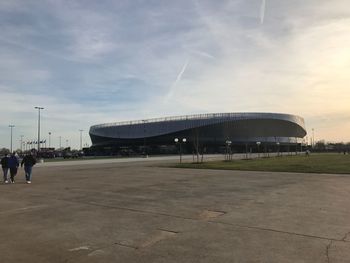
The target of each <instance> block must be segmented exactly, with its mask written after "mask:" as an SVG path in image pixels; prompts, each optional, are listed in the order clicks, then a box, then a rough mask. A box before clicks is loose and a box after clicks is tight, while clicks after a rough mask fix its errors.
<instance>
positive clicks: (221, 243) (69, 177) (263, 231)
mask: <svg viewBox="0 0 350 263" xmlns="http://www.w3.org/2000/svg"><path fill="white" fill-rule="evenodd" d="M172 161H173V160H171V158H169V159H166V160H162V159H161V158H159V159H152V158H148V160H147V161H146V160H145V161H143V160H142V159H140V160H137V161H130V162H129V161H127V160H124V161H123V162H111V161H106V162H103V161H98V162H88V161H87V162H79V161H78V162H76V163H74V162H73V161H71V162H65V163H66V164H67V165H64V163H63V162H62V163H56V164H55V163H51V164H48V165H45V164H40V165H38V166H37V167H35V168H34V175H33V183H32V184H31V185H27V184H25V183H24V175H23V170H21V171H20V172H19V174H18V175H17V178H16V179H17V180H16V183H15V184H11V185H5V184H1V185H0V207H1V210H0V220H1V221H0V222H1V224H0V262H6V263H12V262H16V263H17V262H27V263H28V262H33V263H34V262H35V263H40V262H45V263H47V262H72V263H83V262H84V263H85V262H133V263H134V262H191V263H192V262H208V263H209V262H210V263H212V262H220V263H222V262H293V263H295V262H350V175H331V174H296V173H269V172H242V171H216V170H191V169H175V168H166V167H159V165H164V162H172ZM68 164H69V165H68Z"/></svg>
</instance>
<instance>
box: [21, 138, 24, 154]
mask: <svg viewBox="0 0 350 263" xmlns="http://www.w3.org/2000/svg"><path fill="white" fill-rule="evenodd" d="M23 137H24V135H21V152H23Z"/></svg>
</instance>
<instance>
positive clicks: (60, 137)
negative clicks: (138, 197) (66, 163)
mask: <svg viewBox="0 0 350 263" xmlns="http://www.w3.org/2000/svg"><path fill="white" fill-rule="evenodd" d="M58 138H59V139H60V149H61V148H62V144H61V141H62V136H59V137H58Z"/></svg>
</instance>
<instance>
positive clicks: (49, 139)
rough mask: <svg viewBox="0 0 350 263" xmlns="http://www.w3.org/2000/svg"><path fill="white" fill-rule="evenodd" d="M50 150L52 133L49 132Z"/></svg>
mask: <svg viewBox="0 0 350 263" xmlns="http://www.w3.org/2000/svg"><path fill="white" fill-rule="evenodd" d="M49 148H51V132H49Z"/></svg>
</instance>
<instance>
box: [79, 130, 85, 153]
mask: <svg viewBox="0 0 350 263" xmlns="http://www.w3.org/2000/svg"><path fill="white" fill-rule="evenodd" d="M79 131H80V150H82V149H83V147H82V139H81V138H82V133H83V131H84V130H79Z"/></svg>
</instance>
